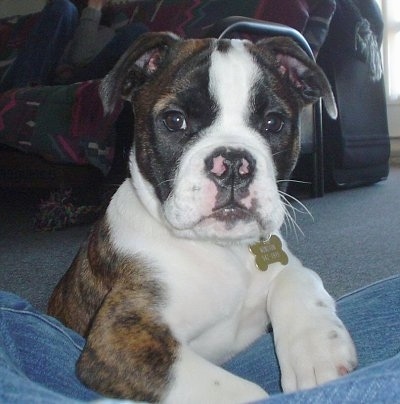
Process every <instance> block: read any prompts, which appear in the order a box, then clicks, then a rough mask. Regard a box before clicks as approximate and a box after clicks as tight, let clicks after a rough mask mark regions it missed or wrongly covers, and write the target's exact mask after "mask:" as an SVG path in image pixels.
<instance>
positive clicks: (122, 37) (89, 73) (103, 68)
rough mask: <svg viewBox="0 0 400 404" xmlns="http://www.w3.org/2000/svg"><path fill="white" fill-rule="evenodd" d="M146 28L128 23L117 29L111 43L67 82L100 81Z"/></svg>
mask: <svg viewBox="0 0 400 404" xmlns="http://www.w3.org/2000/svg"><path fill="white" fill-rule="evenodd" d="M147 31H148V28H147V27H146V26H145V25H144V24H141V23H130V24H127V25H124V26H123V27H121V28H119V29H118V30H117V31H116V32H115V35H114V37H113V39H111V41H110V42H109V43H108V44H107V45H106V46H105V47H104V48H103V49H102V50H101V51H100V53H99V54H98V55H97V56H95V57H94V59H93V60H91V61H90V62H89V63H88V64H87V65H86V66H84V67H81V68H76V69H75V71H74V72H73V75H72V77H71V78H70V79H69V82H78V81H86V80H95V79H102V78H103V77H104V76H105V75H106V74H107V73H108V72H109V71H110V70H111V69H112V68H113V67H114V65H115V64H116V63H117V62H118V60H119V58H120V57H121V56H122V55H123V54H124V52H125V51H126V50H127V49H128V48H129V47H130V46H131V45H132V44H133V42H135V40H136V39H137V38H138V37H139V36H140V35H142V34H144V33H145V32H147Z"/></svg>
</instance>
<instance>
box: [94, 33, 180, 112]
mask: <svg viewBox="0 0 400 404" xmlns="http://www.w3.org/2000/svg"><path fill="white" fill-rule="evenodd" d="M180 40H181V38H179V37H178V36H177V35H175V34H173V33H171V32H158V33H154V32H149V33H146V34H143V35H141V36H140V37H139V38H138V39H137V40H136V41H135V42H134V43H133V44H132V45H131V46H130V47H129V48H128V50H127V51H126V52H125V53H124V54H123V55H122V56H121V58H120V59H119V61H118V62H117V63H116V65H115V66H114V67H113V69H112V70H111V71H110V72H109V73H108V74H107V75H106V76H105V77H104V78H103V80H102V81H101V84H100V87H99V94H100V97H101V100H102V103H103V110H104V115H107V114H108V113H110V112H111V111H112V110H113V109H114V107H115V105H116V104H117V102H118V101H119V100H121V99H124V100H130V99H131V97H132V93H133V92H134V91H135V89H137V88H139V87H140V86H141V85H142V84H143V83H144V82H146V81H147V80H148V79H149V78H150V77H152V75H153V74H154V73H155V72H156V71H157V70H158V69H159V67H160V66H161V65H162V63H163V61H164V59H165V57H166V55H167V53H168V50H169V49H170V48H171V46H172V45H173V44H175V43H176V42H177V41H180Z"/></svg>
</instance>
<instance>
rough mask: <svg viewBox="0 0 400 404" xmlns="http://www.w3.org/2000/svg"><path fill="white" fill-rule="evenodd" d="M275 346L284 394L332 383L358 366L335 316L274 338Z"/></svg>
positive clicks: (350, 345)
mask: <svg viewBox="0 0 400 404" xmlns="http://www.w3.org/2000/svg"><path fill="white" fill-rule="evenodd" d="M275 344H276V350H277V354H278V358H279V363H280V366H281V372H282V380H281V382H282V388H283V390H284V391H285V392H290V391H295V390H299V389H307V388H311V387H314V386H317V385H319V384H322V383H325V382H328V381H330V380H334V379H336V378H338V377H339V376H343V375H345V374H347V373H349V372H351V371H352V370H354V368H355V367H356V366H357V354H356V350H355V347H354V343H353V341H352V339H351V337H350V335H349V333H348V331H347V330H346V328H345V327H344V325H343V323H342V322H341V320H340V319H339V318H338V317H336V316H335V315H333V316H328V317H320V318H314V319H313V321H312V323H311V322H307V324H305V325H304V328H302V329H301V330H300V331H298V332H295V331H294V330H291V332H289V333H287V334H285V335H282V334H281V335H278V336H277V335H276V336H275Z"/></svg>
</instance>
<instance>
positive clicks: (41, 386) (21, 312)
mask: <svg viewBox="0 0 400 404" xmlns="http://www.w3.org/2000/svg"><path fill="white" fill-rule="evenodd" d="M84 342H85V341H84V339H83V338H82V337H81V336H80V335H78V334H76V333H75V332H73V331H72V330H69V329H67V328H65V327H64V326H62V324H61V323H59V322H58V321H57V320H55V319H54V318H52V317H49V316H46V315H43V314H41V313H39V312H37V311H36V310H35V309H34V308H33V307H32V306H30V305H29V303H28V302H26V301H24V300H22V299H20V298H19V297H17V296H15V295H13V294H10V293H5V292H0V402H19V403H22V402H41V403H47V402H49V403H50V402H51V403H55V402H57V403H70V402H73V401H74V400H84V401H85V400H93V399H97V398H98V397H100V396H99V395H98V394H97V393H95V392H94V391H92V390H89V389H88V388H86V387H85V386H84V385H83V384H82V383H81V382H80V381H79V380H78V379H77V377H76V376H75V363H76V361H77V359H78V357H79V355H80V353H81V350H82V347H83V345H84ZM14 399H15V400H14ZM24 400H25V401H24Z"/></svg>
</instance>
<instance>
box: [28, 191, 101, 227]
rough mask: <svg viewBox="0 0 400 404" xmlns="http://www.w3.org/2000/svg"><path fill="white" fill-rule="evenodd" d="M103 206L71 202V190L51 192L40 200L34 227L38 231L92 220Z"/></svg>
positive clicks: (87, 222)
mask: <svg viewBox="0 0 400 404" xmlns="http://www.w3.org/2000/svg"><path fill="white" fill-rule="evenodd" d="M103 209H104V206H102V205H100V206H98V205H82V206H76V205H75V204H74V203H73V198H72V190H66V191H55V192H51V194H50V197H49V199H47V200H42V201H41V202H40V204H39V212H38V213H37V214H36V216H35V218H34V227H35V230H38V231H53V230H60V229H64V228H66V227H69V226H73V225H80V224H89V223H92V222H94V221H95V220H96V219H97V218H98V217H99V215H100V213H101V212H102V211H103Z"/></svg>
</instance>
